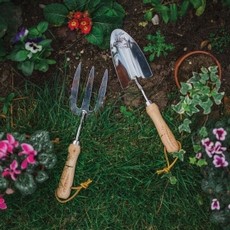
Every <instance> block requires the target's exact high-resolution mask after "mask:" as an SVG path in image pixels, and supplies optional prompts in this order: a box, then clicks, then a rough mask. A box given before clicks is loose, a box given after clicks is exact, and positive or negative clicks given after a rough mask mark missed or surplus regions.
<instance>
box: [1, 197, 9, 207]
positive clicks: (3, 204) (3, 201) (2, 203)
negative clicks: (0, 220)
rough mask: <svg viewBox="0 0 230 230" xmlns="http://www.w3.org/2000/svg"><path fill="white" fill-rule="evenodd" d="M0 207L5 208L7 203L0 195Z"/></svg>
mask: <svg viewBox="0 0 230 230" xmlns="http://www.w3.org/2000/svg"><path fill="white" fill-rule="evenodd" d="M0 209H2V210H3V209H7V205H6V203H5V200H4V198H3V197H1V196H0Z"/></svg>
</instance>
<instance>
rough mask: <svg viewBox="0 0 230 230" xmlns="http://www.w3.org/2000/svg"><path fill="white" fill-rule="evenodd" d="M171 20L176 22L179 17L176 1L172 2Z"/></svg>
mask: <svg viewBox="0 0 230 230" xmlns="http://www.w3.org/2000/svg"><path fill="white" fill-rule="evenodd" d="M169 10H170V20H171V21H172V22H176V21H177V18H178V10H177V5H176V4H175V3H173V4H170V8H169Z"/></svg>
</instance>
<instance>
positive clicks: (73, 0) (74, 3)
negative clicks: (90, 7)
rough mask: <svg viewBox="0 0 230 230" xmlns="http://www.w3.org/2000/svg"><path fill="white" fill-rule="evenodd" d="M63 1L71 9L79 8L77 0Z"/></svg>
mask: <svg viewBox="0 0 230 230" xmlns="http://www.w3.org/2000/svg"><path fill="white" fill-rule="evenodd" d="M63 3H64V4H65V5H66V7H67V8H68V10H69V11H74V10H78V5H77V1H76V0H64V1H63Z"/></svg>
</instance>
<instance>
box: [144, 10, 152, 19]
mask: <svg viewBox="0 0 230 230" xmlns="http://www.w3.org/2000/svg"><path fill="white" fill-rule="evenodd" d="M152 18H153V12H152V11H151V10H148V11H146V12H145V14H144V19H145V20H147V21H151V20H152Z"/></svg>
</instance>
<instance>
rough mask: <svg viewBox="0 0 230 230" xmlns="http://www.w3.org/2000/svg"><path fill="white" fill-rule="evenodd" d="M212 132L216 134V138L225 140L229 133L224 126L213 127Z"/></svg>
mask: <svg viewBox="0 0 230 230" xmlns="http://www.w3.org/2000/svg"><path fill="white" fill-rule="evenodd" d="M212 132H213V134H214V135H215V136H216V139H217V140H220V141H224V140H225V137H226V135H227V132H226V131H225V130H224V129H223V128H217V129H213V131H212Z"/></svg>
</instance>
